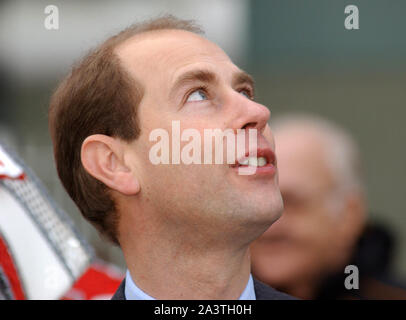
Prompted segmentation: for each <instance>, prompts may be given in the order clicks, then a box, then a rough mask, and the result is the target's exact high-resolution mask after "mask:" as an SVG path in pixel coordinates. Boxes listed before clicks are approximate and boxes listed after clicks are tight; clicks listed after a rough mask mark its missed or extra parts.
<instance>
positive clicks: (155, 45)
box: [115, 30, 238, 83]
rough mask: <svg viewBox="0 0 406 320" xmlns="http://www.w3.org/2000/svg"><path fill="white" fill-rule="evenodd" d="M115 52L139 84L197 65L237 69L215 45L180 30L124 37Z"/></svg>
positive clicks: (181, 71)
mask: <svg viewBox="0 0 406 320" xmlns="http://www.w3.org/2000/svg"><path fill="white" fill-rule="evenodd" d="M115 52H116V54H117V55H118V57H119V58H120V60H121V62H122V63H123V65H124V67H125V68H126V69H127V70H128V71H129V72H130V74H132V75H133V76H135V77H136V78H137V79H138V80H140V81H141V82H142V83H145V82H149V81H155V82H157V81H158V80H159V79H163V78H164V79H165V80H166V82H168V81H171V80H174V79H175V78H176V77H177V76H178V75H179V74H181V73H183V72H185V71H188V70H189V69H193V68H194V67H196V68H197V67H199V66H200V67H204V68H206V69H207V68H208V69H213V71H219V72H223V73H224V72H226V71H227V70H230V71H232V70H238V68H237V67H236V66H235V65H234V64H233V63H232V62H231V60H230V58H229V57H228V56H227V55H226V54H225V53H224V51H223V50H222V49H221V48H220V47H218V46H217V45H216V44H214V43H212V42H210V41H208V40H207V39H204V38H203V37H201V36H199V35H197V34H194V33H191V32H188V31H184V30H158V31H150V32H145V33H142V34H139V35H136V36H134V37H132V38H130V39H128V40H126V41H125V42H123V43H122V44H120V45H119V46H118V47H117V48H116V49H115ZM219 68H220V69H219ZM226 73H227V72H226Z"/></svg>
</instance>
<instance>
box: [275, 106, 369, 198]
mask: <svg viewBox="0 0 406 320" xmlns="http://www.w3.org/2000/svg"><path fill="white" fill-rule="evenodd" d="M270 126H271V130H272V131H273V132H280V131H282V130H286V129H290V128H300V129H305V130H309V131H310V132H314V133H315V134H316V136H317V137H319V138H320V139H321V141H322V143H323V144H324V148H323V150H324V153H325V159H326V165H327V166H329V169H330V170H331V173H332V174H333V178H335V182H336V187H337V188H336V190H335V193H334V194H335V198H336V199H337V200H338V201H340V200H341V199H342V197H343V196H347V195H348V194H354V193H358V194H360V195H363V194H364V179H363V173H362V166H361V157H360V152H359V148H358V146H357V144H356V142H355V140H354V139H353V138H352V136H351V135H350V134H349V133H348V132H347V131H346V130H345V129H343V128H341V127H340V126H339V125H337V124H334V123H332V122H331V121H329V120H327V119H324V118H322V117H320V116H315V115H308V114H298V113H294V114H293V113H292V114H285V115H282V116H279V117H275V118H274V119H272V121H271V123H270ZM276 142H277V141H276Z"/></svg>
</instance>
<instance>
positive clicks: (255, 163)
mask: <svg viewBox="0 0 406 320" xmlns="http://www.w3.org/2000/svg"><path fill="white" fill-rule="evenodd" d="M239 163H240V164H241V165H243V166H247V165H249V166H252V167H263V166H264V165H266V164H267V161H266V158H264V157H259V158H257V157H249V158H245V159H243V160H240V161H239Z"/></svg>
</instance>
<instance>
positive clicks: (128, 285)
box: [124, 270, 256, 300]
mask: <svg viewBox="0 0 406 320" xmlns="http://www.w3.org/2000/svg"><path fill="white" fill-rule="evenodd" d="M124 293H125V298H126V299H127V300H155V298H153V297H151V296H150V295H148V294H147V293H145V292H144V291H142V290H141V289H140V288H138V287H137V285H136V284H135V283H134V281H133V279H132V278H131V275H130V272H129V271H128V270H127V273H126V276H125V290H124ZM238 300H256V296H255V290H254V281H253V279H252V275H251V274H250V277H249V279H248V283H247V286H246V287H245V289H244V291H243V293H242V294H241V296H240V298H239V299H238Z"/></svg>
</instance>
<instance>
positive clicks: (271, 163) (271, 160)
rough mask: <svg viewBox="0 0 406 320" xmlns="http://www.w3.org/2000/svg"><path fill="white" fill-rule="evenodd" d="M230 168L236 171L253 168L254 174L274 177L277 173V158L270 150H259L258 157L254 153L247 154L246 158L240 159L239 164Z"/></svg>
mask: <svg viewBox="0 0 406 320" xmlns="http://www.w3.org/2000/svg"><path fill="white" fill-rule="evenodd" d="M250 154H251V155H250ZM252 154H254V156H252ZM230 167H231V168H233V169H234V170H239V169H240V168H248V167H253V168H254V169H253V171H252V172H253V173H254V174H267V175H274V174H275V172H276V156H275V153H274V152H273V151H272V150H271V149H270V148H258V149H257V152H256V155H255V153H254V152H252V151H251V152H247V153H246V154H245V156H243V157H241V158H239V159H238V160H237V163H235V164H232V165H230Z"/></svg>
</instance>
